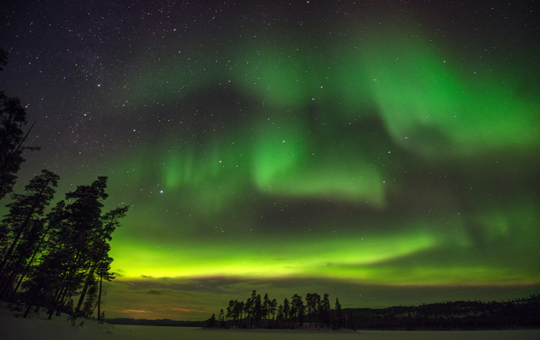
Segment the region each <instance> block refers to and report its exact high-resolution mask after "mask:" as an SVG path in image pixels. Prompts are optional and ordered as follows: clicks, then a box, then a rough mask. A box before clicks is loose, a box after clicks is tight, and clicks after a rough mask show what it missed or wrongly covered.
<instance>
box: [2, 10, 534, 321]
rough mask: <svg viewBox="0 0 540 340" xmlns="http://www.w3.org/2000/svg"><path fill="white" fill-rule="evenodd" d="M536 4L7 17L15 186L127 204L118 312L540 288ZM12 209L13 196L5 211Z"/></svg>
mask: <svg viewBox="0 0 540 340" xmlns="http://www.w3.org/2000/svg"><path fill="white" fill-rule="evenodd" d="M534 5H535V2H534V1H530V2H514V1H510V2H508V1H506V2H500V1H489V2H488V1H473V2H472V3H469V2H467V3H464V4H457V3H451V4H450V3H449V4H445V3H443V2H428V3H427V4H425V3H423V2H419V1H389V2H385V3H384V4H382V3H380V2H376V1H356V2H352V1H350V2H349V1H341V2H340V1H316V0H310V1H298V2H291V3H289V2H287V1H283V2H281V1H272V2H268V3H266V4H264V5H261V4H259V2H257V1H253V2H245V3H243V2H229V1H201V2H196V3H195V2H193V3H190V2H181V1H177V2H174V1H144V2H143V1H117V2H101V1H86V2H75V1H65V2H62V1H56V2H52V1H51V2H44V3H36V4H32V5H25V1H19V2H17V3H13V4H11V5H7V6H6V7H7V8H5V9H3V10H2V22H3V24H2V31H1V33H0V44H1V45H0V46H1V47H2V48H3V49H5V50H6V51H8V53H9V64H8V65H7V66H6V67H4V70H3V71H2V72H1V73H0V89H1V90H4V91H5V92H6V94H7V95H11V96H17V97H19V98H20V99H21V103H23V104H24V105H25V106H26V107H27V112H28V120H29V121H30V122H33V121H36V125H35V127H34V130H32V133H31V135H30V138H29V141H28V144H29V145H40V146H41V147H42V150H41V151H39V152H33V153H29V154H28V155H27V161H26V163H24V165H23V167H22V169H21V171H20V172H19V178H20V180H19V184H18V189H19V190H20V189H21V188H22V187H23V186H24V185H25V183H26V181H27V180H28V179H29V178H30V176H32V175H33V174H34V173H38V172H39V171H40V170H41V169H42V168H47V169H49V170H51V171H54V172H56V173H57V174H58V175H60V177H61V181H60V187H59V190H58V191H57V198H58V199H60V198H61V195H62V193H65V192H67V191H69V190H73V189H74V186H76V185H81V184H89V183H91V182H92V181H93V180H94V179H96V178H97V176H98V175H105V176H108V177H109V182H108V183H109V187H108V190H107V192H108V193H109V194H110V197H109V198H108V200H107V207H108V208H112V207H115V206H117V205H122V204H128V205H130V206H131V207H130V211H129V213H128V216H127V217H126V218H125V219H124V220H123V221H122V227H121V228H120V229H118V230H117V231H116V232H115V234H114V235H113V236H114V239H113V242H112V250H111V255H112V257H113V258H114V259H115V261H114V263H113V271H115V272H116V273H117V278H116V279H115V280H114V281H113V282H112V283H110V284H109V285H108V293H107V296H106V297H105V307H104V308H105V310H106V312H107V314H108V317H135V318H148V319H155V318H170V319H183V320H203V319H206V318H208V317H209V316H210V315H211V314H212V313H215V312H217V311H218V310H219V309H220V308H223V306H225V305H226V304H227V303H228V301H229V300H230V299H241V298H243V297H245V296H247V295H248V294H249V293H250V292H251V291H252V290H253V289H257V291H258V292H261V293H265V292H268V293H269V295H271V296H272V297H276V298H278V300H282V299H283V298H285V297H289V296H291V295H292V294H295V293H298V294H300V295H305V294H306V293H308V292H318V293H319V294H324V293H328V294H330V296H331V298H332V297H334V298H335V297H336V296H337V297H339V298H340V301H341V302H342V305H343V307H344V308H347V307H386V306H390V305H402V304H403V305H404V304H421V303H429V302H437V301H447V300H459V299H463V300H467V299H470V300H476V299H478V300H502V299H511V298H516V297H525V296H528V295H530V294H533V293H539V292H540V270H539V269H540V209H539V208H538V207H539V197H538V192H539V190H540V187H539V178H538V176H539V170H540V158H539V157H538V155H539V153H540V131H539V129H540V96H539V95H538V94H539V93H540V84H539V82H538V79H540V77H539V76H540V72H539V67H540V64H539V62H538V56H539V55H540V53H539V52H540V49H539V42H538V36H540V29H539V24H538V22H539V21H538V13H537V10H536V7H535V6H534ZM7 203H8V200H7V199H5V200H4V201H3V202H2V205H5V204H7Z"/></svg>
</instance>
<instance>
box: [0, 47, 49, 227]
mask: <svg viewBox="0 0 540 340" xmlns="http://www.w3.org/2000/svg"><path fill="white" fill-rule="evenodd" d="M0 65H7V53H6V52H5V51H4V50H3V49H0ZM1 70H3V69H2V68H1V67H0V71H1ZM27 123H28V122H27V121H26V110H25V109H24V108H23V107H22V106H21V102H20V100H19V98H16V97H9V96H6V95H5V94H4V91H0V199H2V198H4V196H6V195H7V194H9V193H10V192H12V190H13V185H15V182H16V180H17V176H16V173H17V172H18V171H19V168H20V166H21V163H22V162H24V158H23V157H22V153H23V151H24V150H38V149H39V148H38V147H24V146H22V145H23V143H24V141H25V139H26V137H27V136H28V133H29V132H30V131H28V133H27V134H26V135H24V133H23V131H22V127H23V126H24V125H26V124H27ZM31 129H32V128H30V130H31ZM0 236H1V235H0Z"/></svg>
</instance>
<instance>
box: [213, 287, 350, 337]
mask: <svg viewBox="0 0 540 340" xmlns="http://www.w3.org/2000/svg"><path fill="white" fill-rule="evenodd" d="M329 298H330V297H329V295H328V294H324V295H323V296H322V297H321V296H320V295H319V294H317V293H308V294H307V295H306V298H305V302H304V300H302V297H301V296H299V295H298V294H294V295H293V297H292V298H291V300H290V301H289V299H287V298H286V299H285V300H283V303H282V304H280V305H279V306H278V304H277V300H276V299H272V300H270V299H269V298H268V294H265V295H264V298H262V299H261V296H260V295H259V294H257V291H255V290H254V291H253V292H252V293H251V297H249V298H248V299H247V301H246V302H244V301H240V302H238V301H237V300H230V301H229V306H228V307H227V309H226V312H225V311H224V310H223V309H222V310H221V311H220V313H219V315H218V317H217V319H216V316H215V314H213V315H212V316H211V317H210V319H209V320H208V321H207V327H210V328H214V327H218V328H229V327H240V328H310V329H311V328H312V327H313V328H332V329H334V330H337V329H342V328H344V327H346V326H347V322H346V319H345V316H344V314H343V313H342V311H341V304H340V303H339V299H336V303H335V309H331V307H330V300H329Z"/></svg>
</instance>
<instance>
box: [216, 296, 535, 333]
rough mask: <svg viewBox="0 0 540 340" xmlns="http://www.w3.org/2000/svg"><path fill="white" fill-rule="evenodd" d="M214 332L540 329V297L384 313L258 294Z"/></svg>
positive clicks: (233, 307)
mask: <svg viewBox="0 0 540 340" xmlns="http://www.w3.org/2000/svg"><path fill="white" fill-rule="evenodd" d="M206 327H208V328H270V329H283V328H291V329H319V330H324V329H333V330H341V329H350V330H359V329H363V330H479V329H486V330H487V329H490V330H495V329H496V330H501V329H524V328H535V329H538V328H540V295H532V296H531V297H529V298H523V299H515V300H511V301H506V302H496V301H492V302H481V301H457V302H441V303H433V304H423V305H421V306H399V307H389V308H383V309H370V308H353V309H351V308H346V309H342V308H341V304H340V303H339V300H338V299H336V302H335V307H334V308H333V309H331V308H330V303H329V296H328V294H324V296H323V298H322V299H321V297H320V296H319V295H318V294H317V293H308V294H307V295H306V299H305V303H304V302H303V300H302V297H301V296H299V295H297V294H295V295H294V296H293V298H292V299H291V301H290V302H289V300H288V299H285V300H284V301H283V303H282V304H280V305H279V307H278V306H277V301H276V299H272V300H270V299H269V298H268V294H265V296H264V298H263V299H261V296H260V295H258V294H257V293H256V291H253V293H252V294H251V297H250V298H248V299H247V302H244V301H240V302H238V301H237V300H231V301H229V306H228V307H227V308H226V310H223V309H222V310H221V311H220V313H219V314H218V317H217V318H216V316H215V314H213V315H212V316H211V317H210V319H208V320H207V321H206Z"/></svg>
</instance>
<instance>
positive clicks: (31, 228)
mask: <svg viewBox="0 0 540 340" xmlns="http://www.w3.org/2000/svg"><path fill="white" fill-rule="evenodd" d="M6 64H7V53H6V52H5V51H4V50H2V49H0V70H2V68H1V66H3V65H6ZM26 123H27V121H26V111H25V109H24V108H22V107H21V105H20V101H19V99H18V98H15V97H8V96H6V95H4V92H0V200H1V199H3V198H4V197H5V196H7V195H8V194H10V193H11V192H12V191H13V186H14V185H15V183H16V180H17V176H16V173H17V172H18V170H19V168H20V165H21V163H22V162H23V161H24V158H23V156H22V154H23V152H24V150H36V149H39V148H36V147H25V146H23V143H24V141H25V139H26V136H27V135H28V133H26V135H25V134H24V133H23V131H22V127H23V126H24V125H26ZM59 179H60V177H59V176H58V175H56V174H55V173H53V172H51V171H48V170H42V172H41V174H40V175H37V176H34V177H33V178H32V179H31V180H30V183H29V184H28V185H27V186H26V187H25V188H24V193H13V194H11V203H9V204H7V208H8V209H9V213H8V214H7V215H6V216H4V218H3V219H2V221H1V222H0V300H2V301H7V302H11V303H12V305H13V306H14V309H15V310H18V311H19V312H20V313H21V314H22V315H23V316H24V317H27V316H28V315H29V313H31V312H32V311H36V312H37V311H38V310H39V309H40V307H46V308H47V309H48V314H49V318H52V316H53V314H55V313H56V315H60V314H61V313H62V312H68V313H69V314H70V315H71V318H72V319H73V320H75V319H76V318H77V317H79V316H82V317H90V316H91V315H92V314H93V313H94V310H95V309H96V308H97V311H98V319H100V318H101V316H102V313H101V310H100V309H101V296H102V291H103V281H104V280H106V281H110V280H112V279H114V276H113V273H111V272H110V269H111V263H112V261H113V259H112V258H111V257H110V256H109V250H110V246H109V242H110V241H111V239H112V233H113V232H114V230H115V229H116V228H117V227H118V226H119V222H118V220H119V219H120V218H122V217H124V216H125V214H126V212H127V210H128V208H127V207H119V208H116V209H113V210H111V211H109V212H106V213H103V212H102V207H103V203H102V202H103V201H104V200H105V199H106V198H107V196H108V195H107V194H106V193H105V189H106V187H107V177H104V176H99V177H98V179H97V180H96V181H94V182H93V183H92V184H91V185H81V186H78V187H77V189H76V190H75V191H73V192H69V193H67V194H66V196H65V200H62V201H60V202H58V203H57V204H56V205H55V206H54V207H53V208H52V209H50V211H48V212H47V207H48V206H49V205H50V202H51V200H52V199H53V197H54V194H55V188H56V187H57V185H58V181H59Z"/></svg>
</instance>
